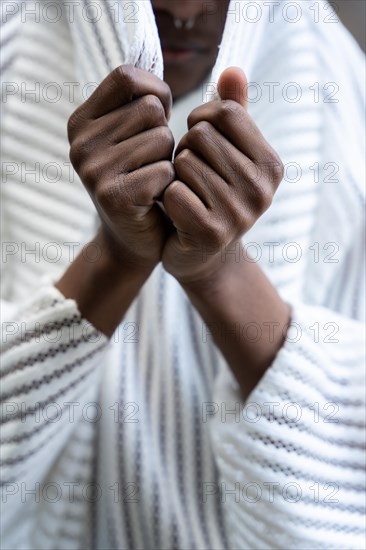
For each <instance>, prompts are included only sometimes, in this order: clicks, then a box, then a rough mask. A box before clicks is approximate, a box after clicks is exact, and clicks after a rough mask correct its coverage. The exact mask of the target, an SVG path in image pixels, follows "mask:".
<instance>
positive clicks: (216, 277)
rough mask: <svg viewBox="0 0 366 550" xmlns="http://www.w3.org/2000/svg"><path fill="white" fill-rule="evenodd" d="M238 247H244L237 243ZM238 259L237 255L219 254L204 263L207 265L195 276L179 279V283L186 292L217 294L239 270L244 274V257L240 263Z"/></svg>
mask: <svg viewBox="0 0 366 550" xmlns="http://www.w3.org/2000/svg"><path fill="white" fill-rule="evenodd" d="M236 245H237V246H240V247H241V246H242V245H241V243H240V242H238V243H236ZM230 249H232V245H230ZM237 258H238V255H237V254H235V255H234V254H222V253H221V252H219V253H218V254H216V255H215V256H213V257H210V258H208V259H206V261H205V262H203V263H204V264H205V265H204V266H202V267H200V269H197V270H196V272H195V273H194V274H193V275H190V276H189V277H185V278H181V279H179V278H178V282H179V283H180V285H181V286H182V287H183V288H184V290H186V291H188V292H190V293H194V294H204V293H208V294H212V292H214V293H215V292H217V291H219V290H220V288H222V285H223V283H226V282H227V281H228V280H229V279H230V277H231V276H232V275H233V274H234V273H235V272H236V271H237V270H238V269H240V271H241V272H242V269H243V266H242V265H241V264H242V263H243V262H244V260H243V256H240V261H238V259H237Z"/></svg>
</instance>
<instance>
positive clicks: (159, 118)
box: [141, 94, 165, 126]
mask: <svg viewBox="0 0 366 550" xmlns="http://www.w3.org/2000/svg"><path fill="white" fill-rule="evenodd" d="M141 108H142V114H143V116H144V117H146V118H147V119H148V120H149V121H150V123H151V124H154V125H156V126H160V125H162V124H165V112H164V107H163V105H162V103H161V101H160V99H159V98H158V97H157V96H155V95H152V94H150V95H146V96H144V97H143V98H142V106H141Z"/></svg>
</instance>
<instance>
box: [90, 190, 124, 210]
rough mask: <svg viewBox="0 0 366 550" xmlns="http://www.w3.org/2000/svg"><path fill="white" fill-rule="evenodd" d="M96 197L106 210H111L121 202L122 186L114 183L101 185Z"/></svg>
mask: <svg viewBox="0 0 366 550" xmlns="http://www.w3.org/2000/svg"><path fill="white" fill-rule="evenodd" d="M95 199H96V201H97V202H98V204H99V205H100V206H101V207H102V209H103V210H105V211H106V212H111V211H113V210H114V209H116V208H117V207H118V205H119V204H120V203H121V187H120V186H119V185H118V184H116V183H114V184H109V185H101V186H99V188H98V189H97V190H96V193H95Z"/></svg>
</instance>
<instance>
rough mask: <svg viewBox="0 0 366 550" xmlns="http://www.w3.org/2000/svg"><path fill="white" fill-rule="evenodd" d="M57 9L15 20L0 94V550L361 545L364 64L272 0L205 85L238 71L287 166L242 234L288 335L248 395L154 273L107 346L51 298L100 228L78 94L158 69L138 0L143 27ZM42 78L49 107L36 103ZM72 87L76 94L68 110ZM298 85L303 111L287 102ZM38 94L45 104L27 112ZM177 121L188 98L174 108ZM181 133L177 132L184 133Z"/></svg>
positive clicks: (305, 16)
mask: <svg viewBox="0 0 366 550" xmlns="http://www.w3.org/2000/svg"><path fill="white" fill-rule="evenodd" d="M4 4H6V2H5V3H4ZM11 4H12V5H13V6H15V3H14V2H12V3H11ZM19 4H21V3H19ZM23 4H24V3H23ZM26 4H27V8H28V9H30V7H31V5H32V4H33V2H27V3H26ZM37 4H38V5H40V6H41V7H42V6H44V5H45V4H47V2H38V3H37ZM65 4H68V3H67V2H65ZM65 4H63V3H60V6H61V8H62V9H61V12H62V17H61V18H60V19H59V20H58V21H57V23H51V22H50V15H49V16H48V17H42V16H41V17H40V20H39V21H38V22H37V21H34V20H32V18H31V17H30V16H28V17H27V19H26V23H22V19H21V10H19V11H18V13H16V14H15V15H13V16H12V17H8V18H7V21H6V23H4V24H3V29H2V41H3V43H4V47H3V55H2V69H3V80H4V81H6V82H8V83H14V85H15V88H14V89H13V92H14V93H11V88H7V90H8V95H7V96H6V97H5V96H3V102H2V111H3V122H2V162H3V177H2V214H3V231H2V239H3V243H4V245H3V246H4V251H5V255H3V266H2V270H3V283H2V298H3V299H4V301H3V303H2V306H3V321H8V324H7V323H4V336H3V339H2V342H3V355H2V361H1V396H2V406H3V415H2V429H1V466H2V483H3V495H2V521H1V527H2V546H3V548H6V549H12V548H17V549H18V548H22V549H23V548H24V549H35V548H37V549H54V550H56V549H65V550H66V549H85V548H92V549H103V550H104V549H107V548H111V549H112V548H115V549H117V548H118V549H129V550H133V549H146V550H147V549H149V550H150V549H153V548H154V549H169V550H170V549H172V548H174V549H180V550H183V549H184V550H188V549H223V548H225V549H226V548H235V549H244V548H248V549H252V548H256V549H264V548H281V549H283V548H286V549H287V548H303V549H310V548H314V549H319V548H327V549H328V548H333V549H346V548H347V549H349V548H353V549H360V548H363V547H364V520H363V515H364V490H365V487H364V481H365V476H364V464H365V461H364V445H365V442H364V420H365V376H364V354H363V350H364V347H363V337H364V325H363V321H364V309H363V304H364V298H365V273H364V265H365V262H364V259H365V258H364V256H365V246H364V218H363V212H364V203H365V194H364V188H363V185H364V175H365V167H364V160H363V158H364V157H363V156H364V150H365V136H364V130H363V124H362V120H363V117H364V106H365V90H364V58H363V55H362V54H361V52H360V50H359V49H358V47H357V46H356V44H355V42H354V40H353V39H352V38H351V37H350V36H349V35H348V33H347V32H346V31H345V29H344V28H343V27H342V25H341V24H340V23H333V24H331V23H323V21H324V19H325V18H326V17H328V18H329V17H330V18H331V16H332V12H331V10H330V9H329V8H328V9H325V8H324V4H323V2H319V3H314V2H312V3H311V4H317V5H318V6H319V13H320V22H319V23H314V15H315V12H314V10H310V9H309V4H308V3H307V2H300V3H298V5H301V7H302V12H301V18H300V19H299V20H298V21H297V22H296V23H291V22H289V21H288V20H286V18H285V17H284V16H283V11H282V10H283V7H284V5H285V3H282V2H281V4H280V5H279V6H275V7H274V22H270V19H269V16H268V12H267V11H265V9H264V8H263V14H262V17H261V19H260V20H259V21H258V22H257V23H255V24H253V23H248V22H246V21H245V20H244V18H243V17H241V18H240V22H239V23H238V22H236V20H235V16H234V15H232V14H231V15H230V13H229V15H228V19H227V23H226V28H225V31H224V37H223V44H222V46H221V48H220V53H219V57H218V60H217V64H216V66H215V68H214V71H213V75H212V78H211V79H209V80H211V81H212V82H214V81H215V80H217V77H218V75H219V74H220V73H221V71H222V70H223V69H224V68H225V67H226V66H228V65H233V64H236V65H239V66H241V67H242V68H243V69H244V71H246V73H247V75H248V77H249V79H250V81H251V82H252V83H255V85H253V86H252V87H251V93H252V100H251V101H250V107H249V111H250V113H251V115H252V117H253V118H254V120H255V122H256V123H257V125H258V126H259V128H260V129H261V131H262V132H263V134H264V135H265V137H266V139H267V140H268V141H269V143H271V145H272V146H273V147H274V148H275V149H276V150H277V151H278V153H279V154H280V156H281V158H282V160H283V162H284V164H285V165H286V166H287V172H286V175H285V178H284V181H283V182H282V184H281V186H280V188H279V190H278V192H277V194H276V197H275V200H274V202H273V204H272V206H271V208H270V209H269V210H268V211H267V212H266V214H265V215H264V216H262V218H261V219H260V220H259V221H258V223H257V224H256V225H255V226H254V228H253V229H252V230H251V231H250V232H249V233H248V234H247V235H245V237H244V238H243V242H244V243H245V244H246V246H247V249H248V253H250V254H251V255H252V256H254V257H255V256H256V255H257V254H258V261H259V263H260V265H261V267H262V268H263V270H264V271H265V272H266V274H267V275H268V276H269V278H270V280H271V281H272V283H273V284H274V285H275V286H276V287H277V288H278V290H279V291H280V293H281V295H282V296H283V298H284V299H285V300H286V301H288V302H289V303H290V304H291V305H292V308H293V322H294V327H293V329H291V330H290V333H289V338H288V339H287V340H286V342H285V344H284V346H283V348H282V349H281V350H280V352H279V353H278V355H277V357H276V359H275V361H274V362H273V365H272V366H271V367H270V368H269V369H268V371H267V372H266V374H265V375H264V377H263V378H262V380H261V381H260V382H259V384H258V386H257V387H256V388H255V390H254V391H253V392H252V394H251V395H250V396H249V397H248V399H247V401H246V403H243V402H242V400H241V397H240V393H239V390H238V386H237V384H236V382H235V380H234V378H233V376H232V375H231V373H230V369H229V367H228V365H227V364H226V363H225V361H224V360H223V357H222V356H221V354H220V352H219V351H218V350H217V349H216V348H215V346H214V344H213V343H212V339H211V338H210V337H209V335H208V328H207V327H205V325H204V324H203V322H202V321H201V319H200V317H199V315H198V314H197V312H196V311H195V310H194V309H193V307H192V305H191V304H190V302H189V300H188V298H187V296H186V295H185V294H184V292H183V290H182V289H181V288H180V286H179V284H178V283H177V282H176V281H175V280H174V279H173V278H172V277H171V276H169V275H168V274H167V273H165V272H164V270H163V269H162V267H161V266H159V267H157V268H156V270H155V271H154V273H153V274H152V276H151V277H150V279H149V281H148V282H147V283H146V284H145V286H144V288H143V289H142V291H141V292H140V294H139V296H138V298H137V299H136V300H135V301H134V303H133V304H132V306H131V308H130V309H129V311H128V312H127V313H126V316H125V318H124V320H123V322H122V324H121V326H120V327H119V329H118V331H117V332H116V335H115V337H114V338H112V341H111V342H108V341H107V339H106V338H105V337H104V336H103V335H102V334H100V333H98V332H97V331H96V330H95V329H94V328H93V327H92V326H91V325H90V323H88V322H87V321H86V320H85V319H83V318H82V317H81V316H80V313H79V311H78V308H77V305H76V304H75V303H74V301H72V300H66V299H65V298H64V297H63V296H62V295H61V294H60V293H59V292H58V291H57V290H56V289H55V288H54V286H53V284H52V281H54V280H57V277H58V276H59V275H60V274H61V273H62V272H63V271H64V270H65V269H66V268H67V266H68V264H69V261H70V257H69V255H70V251H71V253H73V254H76V252H77V251H78V250H80V249H81V248H82V246H83V245H84V244H85V243H86V242H88V240H89V239H90V238H91V237H92V236H93V234H94V232H95V229H96V227H97V225H98V220H97V217H96V214H95V211H94V208H93V205H92V203H91V201H90V198H89V197H88V195H87V193H86V191H85V190H84V188H83V186H82V184H81V182H80V181H79V179H78V177H77V175H76V174H75V173H74V172H73V171H72V168H71V166H70V162H69V159H68V143H67V137H66V123H67V119H68V117H69V116H70V114H71V113H72V111H73V110H74V109H75V108H76V106H77V105H78V104H80V102H81V101H82V96H81V94H80V89H82V88H83V85H84V84H86V83H87V82H95V83H99V82H100V80H101V79H102V78H104V76H106V75H107V74H108V72H109V71H110V70H111V69H112V68H114V67H115V66H117V65H118V64H120V63H133V64H135V65H137V66H141V67H143V68H145V69H149V70H152V71H154V72H155V73H156V74H158V75H160V76H161V70H162V65H161V52H160V47H159V44H158V39H157V33H156V28H155V25H154V21H153V15H152V11H151V6H150V3H149V2H147V1H138V2H134V3H129V4H136V5H138V7H139V14H138V24H137V23H127V22H126V19H127V16H128V17H129V18H131V17H133V15H131V13H132V12H131V8H128V7H127V4H128V2H125V3H123V2H109V3H103V4H102V3H99V2H87V1H86V0H85V1H83V2H77V3H76V7H75V12H74V13H75V19H74V21H73V22H72V23H70V17H69V16H68V15H67V14H68V13H69V11H67V10H68V9H69V8H66V6H65ZM88 4H89V6H90V5H91V4H94V5H96V4H99V5H100V6H101V9H102V13H103V17H102V18H100V19H99V21H97V22H95V23H91V22H88V21H87V20H86V18H85V14H84V16H83V12H82V9H83V8H86V7H87V6H88ZM237 4H239V5H240V10H241V13H243V11H242V10H243V9H244V8H245V6H246V5H247V4H248V2H244V1H241V2H231V4H230V10H233V11H234V10H237V9H238V8H237V7H236V5H237ZM249 4H250V3H249ZM108 6H109V7H110V8H111V9H110V10H108V9H107V7H108ZM113 6H114V8H113ZM115 6H119V8H120V12H119V15H120V17H119V22H118V23H116V21H115V20H114V16H115V12H114V11H113V9H115ZM23 7H24V6H23ZM112 8H113V9H112ZM124 8H125V11H123V10H124ZM14 9H15V8H14ZM128 9H129V10H130V11H128ZM235 13H237V11H236V12H235ZM123 16H125V17H124V19H125V22H124V23H123V22H122V21H121V19H123ZM289 18H293V14H291V13H290V12H289V13H288V18H287V19H289ZM3 19H4V18H3ZM50 82H53V83H58V84H59V85H60V86H61V89H62V92H63V93H62V98H61V99H60V100H59V101H56V102H51V101H49V100H48V99H47V97H53V96H51V93H52V90H51V89H47V83H50ZM72 82H81V86H78V87H76V88H75V97H74V98H73V99H72V100H70V99H69V91H70V86H66V85H65V83H72ZM294 82H295V83H297V86H298V87H299V88H300V90H301V99H299V101H297V102H291V101H290V100H289V99H288V98H287V99H286V96H285V97H283V95H282V93H284V94H285V92H284V89H285V90H286V85H288V84H289V83H294ZM36 83H39V89H40V91H41V93H40V97H38V99H37V101H35V100H34V99H33V100H32V96H31V94H29V95H28V96H27V97H26V100H24V91H25V90H28V91H30V90H31V89H34V87H35V86H36ZM268 83H275V88H274V94H275V95H274V99H275V100H274V101H271V100H270V99H269V85H268ZM317 83H318V84H317ZM332 83H335V86H338V89H337V88H336V87H334V86H333V87H332ZM16 86H18V88H16ZM3 89H4V88H3ZM71 89H72V87H71ZM203 89H204V90H206V89H211V88H203ZM318 89H319V98H316V96H314V94H316V93H317V90H318ZM256 90H257V91H258V90H259V92H258V96H257V97H258V100H257V101H255V95H256V93H255V91H256ZM22 91H23V95H22ZM42 91H43V93H44V95H42ZM260 91H261V92H262V93H261V97H259V94H260ZM334 91H336V93H335V95H334V96H331V95H330V94H331V93H332V92H334ZM47 93H49V96H47ZM288 94H289V97H290V98H291V97H293V94H294V88H292V89H288ZM194 98H196V95H195V96H194ZM332 98H335V99H338V102H337V103H332V102H330V100H331V99H332ZM202 99H204V100H207V99H210V98H209V97H206V95H205V94H204V93H203V94H202ZM316 99H318V100H317V101H316ZM191 101H192V99H191ZM194 106H196V105H194ZM190 108H192V105H191V102H190V101H188V102H187V103H186V104H185V103H184V102H182V103H179V104H178V105H177V113H178V112H179V116H180V117H181V116H183V115H188V112H186V113H185V110H187V111H188V109H190ZM172 123H173V124H174V125H175V133H176V137H177V138H178V137H180V135H179V136H178V134H182V133H183V131H184V125H185V121H184V120H182V121H181V126H179V122H178V121H177V119H176V118H175V115H173V121H172ZM6 163H7V164H6ZM22 163H23V165H22ZM36 163H39V165H36ZM56 163H57V166H58V168H57V166H56ZM295 163H296V164H295ZM317 163H318V164H317ZM317 166H319V168H320V170H319V174H318V173H317ZM299 168H300V171H299ZM25 170H36V175H35V174H33V175H32V174H31V173H30V172H28V173H27V174H26V173H25ZM296 170H297V173H298V177H296ZM300 172H301V174H300ZM38 176H39V177H38ZM290 180H291V181H290ZM37 243H38V244H37ZM47 243H53V245H54V248H53V249H52V248H51V247H50V245H47ZM70 243H72V244H70ZM290 243H292V244H290ZM294 243H296V244H295V245H294ZM55 245H56V246H55ZM17 246H18V248H16V247H17ZM31 250H36V255H34V254H33V255H32V253H31V252H29V251H31ZM55 250H56V251H58V252H59V251H61V258H59V259H57V261H54V262H53V261H52V258H53V257H54V255H55ZM73 250H74V252H72V251H73ZM271 250H272V252H273V257H272V255H271ZM27 251H28V254H26V252H27ZM39 251H40V252H41V254H39ZM299 251H300V252H299ZM318 251H319V258H318V257H317V253H318ZM42 253H43V254H42ZM300 253H301V258H300V257H299V259H298V261H294V260H293V258H294V257H296V255H299V256H300ZM59 255H60V254H59ZM9 323H10V324H9ZM244 328H245V327H244ZM242 329H243V327H239V330H242ZM245 368H246V365H245V364H243V369H245ZM37 404H38V406H37ZM96 404H97V405H98V407H99V408H97V406H96ZM32 411H33V412H32ZM230 411H234V413H231V414H230ZM96 412H98V417H100V419H99V420H98V421H93V416H94V415H95V413H96ZM37 484H39V485H37ZM52 484H53V485H52ZM52 487H53V491H52ZM93 487H94V488H97V493H96V497H95V499H93V498H92V497H93V494H92V490H91V489H92V488H93ZM42 488H43V489H44V491H43V492H42ZM31 490H35V491H36V495H34V494H27V495H26V492H27V491H31ZM230 491H231V492H230ZM52 499H53V500H54V502H52ZM93 500H94V502H92V501H93Z"/></svg>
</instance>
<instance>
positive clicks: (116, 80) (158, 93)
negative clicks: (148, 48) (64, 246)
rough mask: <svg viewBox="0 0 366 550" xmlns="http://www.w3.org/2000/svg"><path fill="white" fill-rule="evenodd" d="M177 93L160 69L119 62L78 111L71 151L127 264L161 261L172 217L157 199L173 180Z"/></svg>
mask: <svg viewBox="0 0 366 550" xmlns="http://www.w3.org/2000/svg"><path fill="white" fill-rule="evenodd" d="M171 106H172V97H171V93H170V89H169V87H168V86H167V85H166V84H165V83H164V82H163V81H162V80H160V79H159V78H157V77H156V76H154V75H152V74H150V73H148V72H146V71H143V70H139V69H135V68H133V67H131V66H121V67H118V68H117V69H115V70H114V71H113V72H112V73H111V74H110V75H108V76H107V78H106V79H105V80H104V81H103V82H102V83H101V84H100V86H99V87H98V88H97V89H96V90H95V92H94V93H93V94H92V96H91V97H90V98H89V99H88V100H87V101H85V103H83V104H82V105H81V106H80V107H79V108H78V109H77V110H76V111H75V112H74V113H73V114H72V115H71V117H70V119H69V122H68V136H69V141H70V145H71V149H70V159H71V162H72V165H73V167H74V168H75V170H76V172H77V173H78V174H79V176H80V179H81V181H82V182H83V184H84V186H85V187H86V189H87V191H88V192H89V194H90V196H91V198H92V200H93V202H94V204H95V207H96V209H97V211H98V213H99V215H100V218H101V220H102V230H103V235H104V239H103V242H105V243H106V244H107V245H108V247H109V248H110V250H111V251H112V252H113V253H115V255H116V256H118V257H120V258H121V261H122V262H123V263H124V264H125V265H131V267H133V268H134V269H135V270H139V269H140V268H141V269H146V270H149V269H151V268H153V267H155V265H156V264H157V263H158V262H159V261H160V259H161V255H162V250H163V247H164V244H165V240H166V231H167V225H168V224H167V219H166V216H165V214H164V213H163V211H162V209H161V208H160V207H159V206H158V204H157V203H156V199H157V198H158V197H159V196H160V195H161V194H162V193H163V191H164V190H165V189H166V187H167V186H168V185H169V184H170V183H171V182H172V181H173V179H174V177H175V174H174V167H173V164H172V154H173V149H174V139H173V136H172V133H171V131H170V130H169V128H168V119H169V116H170V112H171Z"/></svg>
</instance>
